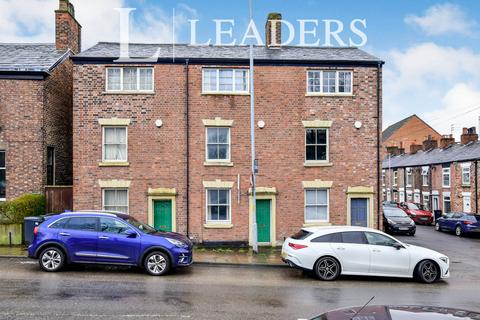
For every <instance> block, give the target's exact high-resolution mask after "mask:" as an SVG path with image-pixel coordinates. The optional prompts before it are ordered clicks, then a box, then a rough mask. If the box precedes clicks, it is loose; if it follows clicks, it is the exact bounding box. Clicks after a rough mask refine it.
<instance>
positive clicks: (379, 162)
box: [377, 62, 382, 230]
mask: <svg viewBox="0 0 480 320" xmlns="http://www.w3.org/2000/svg"><path fill="white" fill-rule="evenodd" d="M381 67H382V63H381V62H379V63H378V65H377V229H379V230H380V209H381V199H380V197H381V190H380V185H381V183H382V182H381V179H382V178H381V172H380V170H381V156H380V151H381V149H380V143H381V141H380V133H381V132H380V69H381Z"/></svg>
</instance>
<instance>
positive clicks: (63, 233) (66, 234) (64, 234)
mask: <svg viewBox="0 0 480 320" xmlns="http://www.w3.org/2000/svg"><path fill="white" fill-rule="evenodd" d="M59 235H61V236H69V235H70V233H66V232H60V233H59Z"/></svg>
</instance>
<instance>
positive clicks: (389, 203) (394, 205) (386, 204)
mask: <svg viewBox="0 0 480 320" xmlns="http://www.w3.org/2000/svg"><path fill="white" fill-rule="evenodd" d="M382 205H383V207H389V208H398V205H399V203H398V202H395V201H383V203H382Z"/></svg>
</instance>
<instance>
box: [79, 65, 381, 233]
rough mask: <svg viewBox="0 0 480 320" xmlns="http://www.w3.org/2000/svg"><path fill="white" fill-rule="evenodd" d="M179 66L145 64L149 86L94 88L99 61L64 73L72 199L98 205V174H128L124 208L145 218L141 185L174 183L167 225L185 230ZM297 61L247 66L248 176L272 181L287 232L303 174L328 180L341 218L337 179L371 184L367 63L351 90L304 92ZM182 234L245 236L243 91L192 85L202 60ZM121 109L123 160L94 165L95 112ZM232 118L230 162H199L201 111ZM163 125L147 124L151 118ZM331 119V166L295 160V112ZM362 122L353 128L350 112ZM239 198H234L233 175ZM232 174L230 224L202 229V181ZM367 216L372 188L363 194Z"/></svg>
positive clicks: (335, 218) (298, 129) (115, 113)
mask: <svg viewBox="0 0 480 320" xmlns="http://www.w3.org/2000/svg"><path fill="white" fill-rule="evenodd" d="M183 68H184V67H183V66H180V65H155V90H156V93H155V94H154V95H111V94H104V93H103V92H104V90H105V89H104V88H105V66H101V65H92V64H89V65H75V73H74V92H75V94H74V125H73V133H74V134H73V136H74V138H73V143H74V157H73V158H74V167H73V172H74V209H87V208H90V209H91V208H96V209H99V208H101V203H102V199H101V189H100V186H99V185H98V179H125V180H131V186H130V189H129V192H130V194H129V197H130V199H129V200H130V213H131V214H132V215H134V216H136V217H138V218H140V219H142V220H144V221H146V220H147V205H148V203H147V189H148V187H170V188H176V189H177V193H178V196H177V225H178V230H179V231H181V232H185V231H186V226H185V224H186V220H185V219H186V212H185V210H186V207H185V206H186V202H185V201H186V199H185V184H186V182H185V122H184V120H185V115H184V113H185V100H184V98H185V97H184V69H183ZM306 70H307V69H306V68H305V67H294V66H282V67H279V66H257V67H256V73H255V85H256V87H255V89H256V122H257V121H258V120H263V121H265V123H266V126H265V128H264V129H259V128H258V127H256V147H257V158H258V159H259V164H260V168H259V175H258V181H257V182H258V183H257V185H258V186H260V187H276V188H277V191H278V195H277V206H276V216H277V224H276V230H277V234H276V238H277V239H279V240H281V239H283V237H286V236H289V235H291V234H292V233H293V232H295V231H297V230H298V229H299V227H301V226H302V225H303V223H304V191H303V188H302V181H303V180H315V179H320V180H324V181H333V187H332V189H331V191H330V221H331V222H332V223H333V224H346V223H347V221H346V212H347V194H346V191H347V188H348V187H349V186H371V187H373V188H374V190H375V191H376V187H377V185H376V178H377V171H376V170H377V169H376V150H377V149H376V132H377V126H376V125H377V119H376V113H377V111H376V104H377V100H376V93H377V85H376V83H377V79H376V68H368V67H359V68H355V69H354V96H353V97H306V96H305V90H306V89H305V88H306V83H305V81H306ZM189 74H190V82H189V86H190V90H189V94H190V118H189V119H190V234H191V235H192V236H193V237H194V238H195V239H196V240H198V241H227V240H228V241H248V229H249V223H248V217H249V213H248V211H249V209H248V207H249V199H248V196H247V192H248V188H249V187H250V183H249V175H250V108H249V103H250V97H249V96H232V95H225V96H224V95H221V96H215V95H202V94H201V85H202V81H201V79H202V66H200V65H191V66H190V71H189ZM111 117H117V118H129V119H131V120H132V123H131V124H130V126H129V127H128V130H129V131H128V132H129V133H128V139H129V145H128V148H129V154H128V160H129V163H130V165H129V167H120V168H112V167H99V166H98V162H99V161H101V157H102V155H101V150H102V146H101V143H102V134H101V127H100V125H99V124H98V119H99V118H111ZM215 117H221V118H222V119H228V120H234V123H233V126H232V128H231V143H232V150H231V160H232V162H233V163H234V166H233V167H205V166H204V164H203V163H204V161H205V127H204V125H203V123H202V119H214V118H215ZM156 119H162V120H163V123H164V125H163V126H162V127H161V128H156V127H155V124H154V122H155V120H156ZM314 119H320V120H331V121H333V125H332V127H331V130H330V137H329V138H330V160H331V162H332V163H333V166H332V167H312V168H310V167H308V168H307V167H304V153H305V150H304V148H305V147H304V139H305V137H304V136H305V129H304V127H303V125H302V122H301V121H302V120H314ZM357 120H358V121H361V122H362V124H363V126H362V128H361V129H359V130H357V129H355V128H354V122H355V121H357ZM238 174H240V178H241V183H240V188H241V190H240V193H241V200H240V203H237V191H238V185H237V183H236V181H237V175H238ZM215 179H221V180H224V181H231V182H235V183H234V187H233V189H232V224H233V225H234V227H233V228H232V229H205V228H204V227H203V225H204V223H205V219H206V218H205V216H206V213H205V190H204V187H203V185H202V181H205V180H207V181H209V180H215ZM371 205H373V206H374V207H375V218H376V198H375V201H374V203H373V204H371Z"/></svg>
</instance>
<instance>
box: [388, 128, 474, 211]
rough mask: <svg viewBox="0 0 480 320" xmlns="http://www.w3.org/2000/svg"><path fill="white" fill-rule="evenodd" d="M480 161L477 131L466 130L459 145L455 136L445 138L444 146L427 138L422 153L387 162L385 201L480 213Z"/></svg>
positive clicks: (405, 155)
mask: <svg viewBox="0 0 480 320" xmlns="http://www.w3.org/2000/svg"><path fill="white" fill-rule="evenodd" d="M393 153H396V151H395V150H393ZM479 160H480V142H479V141H478V134H477V133H476V130H475V128H470V129H467V128H464V129H463V134H462V135H461V141H460V142H457V143H455V140H454V138H453V137H452V136H451V135H446V136H442V138H441V139H440V143H439V142H438V141H437V140H433V139H427V140H425V141H424V143H423V148H422V150H413V152H411V153H409V154H400V155H393V156H387V157H386V158H385V159H384V161H383V182H382V184H383V196H384V200H389V201H390V200H391V201H397V202H403V201H408V202H416V203H422V204H424V205H425V206H426V207H427V208H429V209H431V210H442V211H443V212H450V211H463V212H478V209H479V204H480V203H479V190H478V179H479V177H478V168H479V167H478V166H479V164H478V162H479Z"/></svg>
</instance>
